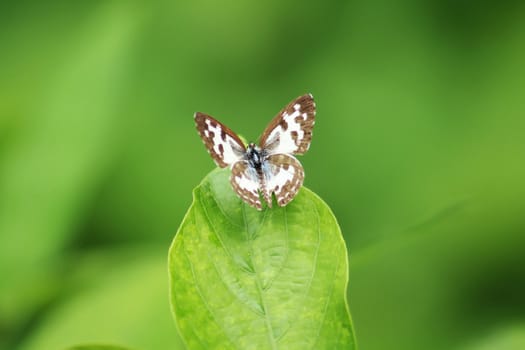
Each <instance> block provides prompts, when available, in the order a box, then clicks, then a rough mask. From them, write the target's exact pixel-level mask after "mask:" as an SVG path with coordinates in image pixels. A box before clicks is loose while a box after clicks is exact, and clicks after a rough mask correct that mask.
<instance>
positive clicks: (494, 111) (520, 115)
mask: <svg viewBox="0 0 525 350" xmlns="http://www.w3.org/2000/svg"><path fill="white" fill-rule="evenodd" d="M524 10H525V3H523V2H522V1H518V0H516V1H498V2H497V1H471V0H455V1H452V0H445V1H443V0H430V1H414V0H400V1H396V2H392V1H388V0H372V1H339V0H328V1H317V2H305V1H278V0H270V1H245V2H241V1H221V2H219V1H212V0H199V1H189V0H187V1H166V2H144V3H141V2H133V1H121V2H119V1H114V2H113V1H80V2H71V1H55V2H52V3H49V2H40V1H20V2H2V3H1V5H0V349H2V350H3V349H17V350H18V349H20V350H47V349H60V348H63V347H65V346H68V345H73V344H77V343H85V342H90V343H92V342H102V343H116V344H121V345H127V346H130V347H132V348H135V349H143V350H148V349H176V348H180V347H181V345H180V340H179V339H178V336H177V334H176V330H175V327H174V324H173V321H172V318H171V315H170V311H169V305H168V296H167V293H168V290H167V288H168V282H167V272H166V256H167V250H168V247H169V244H170V242H171V240H172V238H173V235H174V234H175V232H176V230H177V227H178V225H179V223H180V221H181V220H182V218H183V215H184V213H185V211H186V209H187V208H188V206H189V205H190V203H191V200H192V198H191V190H192V188H193V187H194V186H196V185H197V184H198V183H199V182H200V180H201V179H202V177H203V176H205V175H206V174H207V173H208V172H209V171H210V170H211V169H212V168H213V167H214V165H213V162H212V160H211V158H210V157H209V156H208V155H207V153H206V152H205V149H204V147H203V145H202V142H201V141H200V139H199V137H198V136H197V133H196V131H195V129H194V123H193V119H192V116H193V113H194V112H195V111H197V110H199V111H202V112H206V113H209V114H211V115H213V116H216V117H217V118H219V119H220V120H221V121H223V122H224V123H226V124H227V125H229V126H230V127H231V128H232V129H233V130H235V131H237V132H240V133H241V134H243V135H244V136H245V137H246V138H248V139H252V140H253V139H255V138H256V137H258V135H259V134H260V133H261V131H262V130H263V128H264V127H265V126H266V124H267V123H268V122H269V120H270V119H271V118H272V117H273V116H274V115H275V114H276V112H277V111H279V110H280V109H281V108H282V107H283V106H284V105H285V104H286V103H288V102H289V101H290V100H292V99H293V98H295V97H296V96H298V95H301V94H303V93H306V92H311V93H313V95H314V96H315V98H316V102H317V106H318V114H317V123H316V129H315V132H314V138H313V143H312V147H311V149H310V151H309V152H308V154H307V155H306V156H304V157H301V159H300V160H301V162H302V163H303V165H304V167H305V171H306V174H307V176H306V180H305V185H306V186H308V187H309V188H311V189H312V190H314V191H315V192H317V193H318V194H319V195H320V196H321V197H322V198H323V199H324V200H325V201H326V202H327V203H328V204H329V205H330V206H331V208H332V209H333V211H334V212H335V215H336V216H337V218H338V220H339V223H340V225H341V228H342V230H343V233H344V235H345V239H346V242H347V246H348V249H349V252H350V284H349V288H348V297H349V303H350V308H351V311H352V317H353V321H354V323H355V331H356V336H357V339H358V343H359V345H360V349H363V350H369V349H372V350H375V349H465V350H476V349H479V350H484V349H525V213H524V210H525V182H524V179H525V164H524V161H525V11H524Z"/></svg>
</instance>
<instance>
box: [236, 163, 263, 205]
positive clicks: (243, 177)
mask: <svg viewBox="0 0 525 350" xmlns="http://www.w3.org/2000/svg"><path fill="white" fill-rule="evenodd" d="M230 183H231V185H232V187H233V190H234V191H235V193H237V195H238V196H239V197H240V198H241V199H242V200H243V201H245V202H246V203H248V204H249V205H251V206H252V207H255V208H257V209H258V210H261V209H262V204H261V199H260V198H259V189H260V180H259V176H258V175H257V171H256V170H255V169H254V168H253V167H251V166H250V165H249V164H248V162H247V161H245V160H242V161H239V162H237V163H235V164H234V165H233V167H232V174H231V177H230Z"/></svg>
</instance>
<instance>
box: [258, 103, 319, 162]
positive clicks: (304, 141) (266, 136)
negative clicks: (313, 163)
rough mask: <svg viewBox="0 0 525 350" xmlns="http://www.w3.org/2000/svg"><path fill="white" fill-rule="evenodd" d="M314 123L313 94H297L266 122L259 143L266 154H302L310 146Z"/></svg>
mask: <svg viewBox="0 0 525 350" xmlns="http://www.w3.org/2000/svg"><path fill="white" fill-rule="evenodd" d="M314 124H315V102H314V99H313V96H312V95H311V94H306V95H303V96H299V97H298V98H296V99H295V100H293V101H292V102H290V103H289V104H288V105H287V106H286V107H284V108H283V109H282V110H281V111H280V112H279V113H278V114H277V116H276V117H275V118H273V120H272V121H271V122H270V124H268V126H267V127H266V129H265V130H264V132H263V134H262V136H261V140H260V143H259V145H260V147H261V148H262V149H265V150H266V151H267V153H268V154H279V153H287V154H304V153H305V152H306V151H307V150H308V148H309V147H310V142H311V140H312V130H313V127H314Z"/></svg>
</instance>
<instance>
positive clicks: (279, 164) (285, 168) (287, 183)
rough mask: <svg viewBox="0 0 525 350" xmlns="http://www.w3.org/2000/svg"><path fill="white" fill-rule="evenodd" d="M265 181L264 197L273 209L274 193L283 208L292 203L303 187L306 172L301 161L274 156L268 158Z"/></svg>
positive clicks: (283, 155) (280, 155)
mask: <svg viewBox="0 0 525 350" xmlns="http://www.w3.org/2000/svg"><path fill="white" fill-rule="evenodd" d="M266 161H267V164H266V168H265V171H264V172H263V174H264V179H263V189H262V192H263V197H264V200H265V201H266V203H267V204H268V206H269V207H270V208H271V207H272V193H274V194H275V199H276V200H277V204H278V205H279V206H281V207H283V206H285V205H286V204H288V202H290V201H291V200H292V199H293V198H294V197H295V195H296V194H297V192H299V189H300V188H301V186H302V185H303V180H304V170H303V167H302V165H301V163H299V161H298V160H297V159H296V158H295V157H294V156H291V155H287V154H274V155H270V156H269V157H268V158H267V160H266Z"/></svg>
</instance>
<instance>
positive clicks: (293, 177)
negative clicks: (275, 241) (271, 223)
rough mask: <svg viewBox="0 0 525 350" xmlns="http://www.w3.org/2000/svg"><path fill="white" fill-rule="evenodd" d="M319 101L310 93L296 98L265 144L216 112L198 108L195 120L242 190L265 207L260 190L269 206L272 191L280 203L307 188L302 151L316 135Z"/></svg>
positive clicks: (217, 160)
mask: <svg viewBox="0 0 525 350" xmlns="http://www.w3.org/2000/svg"><path fill="white" fill-rule="evenodd" d="M314 119H315V103H314V101H313V97H312V95H310V94H307V95H303V96H300V97H298V98H296V99H295V100H293V101H292V102H290V103H289V104H288V105H287V106H286V107H285V108H284V109H283V110H281V111H280V112H279V113H278V114H277V116H276V117H275V118H274V119H273V120H272V121H271V122H270V124H269V125H268V126H267V127H266V129H265V130H264V132H263V134H262V136H261V139H260V142H259V145H256V144H255V143H250V144H248V146H245V145H244V143H243V142H242V141H241V139H240V138H239V136H237V134H235V133H234V132H233V131H232V130H231V129H229V128H228V127H227V126H225V125H224V124H222V123H220V122H219V121H217V120H216V119H214V118H213V117H211V116H209V115H206V114H203V113H199V112H197V113H196V114H195V122H196V125H197V130H198V132H199V135H200V136H201V138H202V140H203V142H204V144H205V146H206V148H207V149H208V152H209V153H210V155H211V156H212V158H213V160H214V161H215V163H216V164H217V165H218V166H219V167H221V168H224V167H227V166H229V167H230V168H231V171H232V174H231V177H230V183H231V185H232V187H233V189H234V191H235V192H236V193H237V195H238V196H239V197H240V198H241V199H242V200H244V201H245V202H246V203H248V204H249V205H251V206H253V207H255V208H257V209H259V210H261V209H262V203H261V200H260V194H261V195H262V197H263V199H264V201H265V202H266V203H267V205H268V206H269V207H271V206H272V194H274V195H275V197H276V199H277V204H278V205H279V206H284V205H286V204H288V203H289V202H290V201H291V200H292V199H293V198H294V197H295V195H296V194H297V192H298V191H299V189H300V188H301V186H302V184H303V180H304V170H303V167H302V165H301V163H299V161H298V160H297V159H296V158H295V157H294V155H296V154H304V153H305V152H306V151H307V150H308V148H309V146H310V141H311V137H312V129H313V125H314V122H315V120H314Z"/></svg>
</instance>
